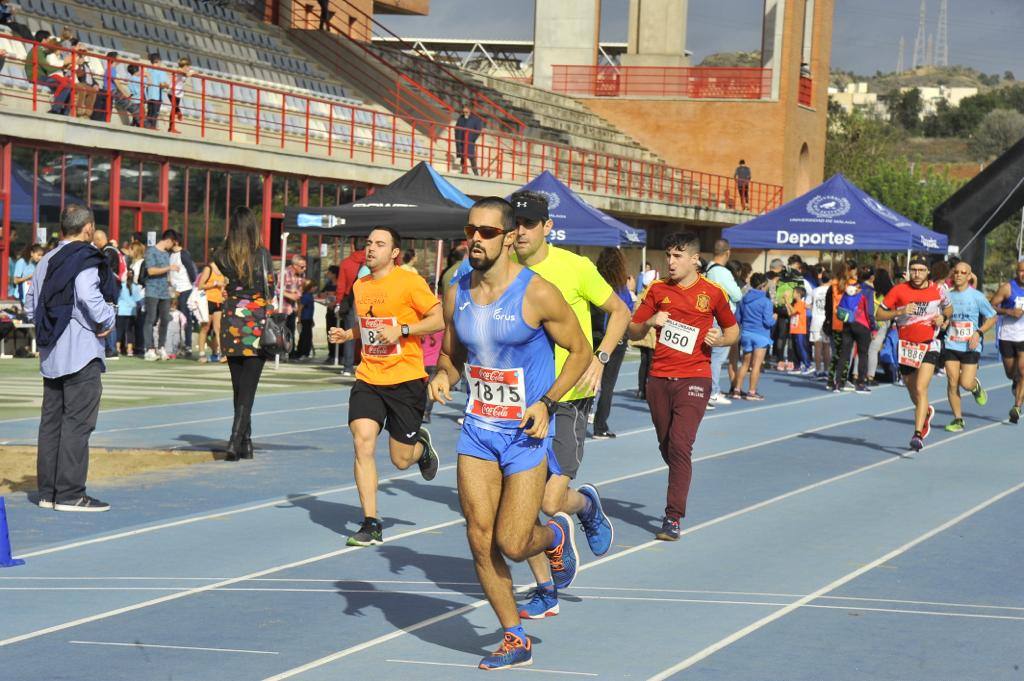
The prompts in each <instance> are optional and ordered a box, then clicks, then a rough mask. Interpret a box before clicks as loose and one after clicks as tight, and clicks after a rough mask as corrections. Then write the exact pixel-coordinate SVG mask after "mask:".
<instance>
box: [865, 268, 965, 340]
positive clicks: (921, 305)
mask: <svg viewBox="0 0 1024 681" xmlns="http://www.w3.org/2000/svg"><path fill="white" fill-rule="evenodd" d="M911 304H913V305H914V306H915V310H914V311H913V312H912V313H911V314H901V315H899V316H897V317H896V318H895V319H896V330H897V333H899V336H900V340H905V341H910V342H911V343H931V342H932V341H933V340H934V339H935V333H936V329H935V325H934V324H932V319H933V318H934V317H935V315H938V314H942V310H943V309H944V308H946V307H949V304H950V303H949V299H948V298H947V297H946V295H945V294H944V293H943V292H942V291H940V290H939V287H938V286H936V285H935V284H933V283H931V282H929V283H928V285H927V286H925V287H924V288H914V287H913V286H911V285H910V284H909V283H908V282H903V283H902V284H900V285H898V286H894V287H893V288H892V290H891V291H889V293H887V294H886V295H885V299H883V300H882V307H883V308H884V309H886V310H889V311H892V310H896V309H898V308H901V307H905V306H907V305H911Z"/></svg>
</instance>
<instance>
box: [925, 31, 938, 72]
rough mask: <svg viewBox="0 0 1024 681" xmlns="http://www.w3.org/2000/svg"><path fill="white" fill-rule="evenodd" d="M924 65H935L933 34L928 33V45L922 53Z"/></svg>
mask: <svg viewBox="0 0 1024 681" xmlns="http://www.w3.org/2000/svg"><path fill="white" fill-rule="evenodd" d="M924 63H925V66H935V34H934V33H929V34H928V47H927V48H925V53H924Z"/></svg>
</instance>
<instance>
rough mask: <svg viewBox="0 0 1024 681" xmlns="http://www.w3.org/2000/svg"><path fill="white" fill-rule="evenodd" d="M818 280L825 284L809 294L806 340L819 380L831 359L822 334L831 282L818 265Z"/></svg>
mask: <svg viewBox="0 0 1024 681" xmlns="http://www.w3.org/2000/svg"><path fill="white" fill-rule="evenodd" d="M819 270H820V271H819V272H818V280H819V281H823V282H825V283H824V284H822V285H821V286H818V287H816V288H815V289H814V290H813V291H812V292H811V326H810V328H809V329H808V336H807V340H809V341H810V342H811V343H812V344H813V347H814V377H815V378H821V377H822V376H825V375H826V371H825V369H826V367H827V366H828V363H829V361H831V359H832V344H831V343H829V341H828V338H826V337H825V334H824V333H823V332H822V327H823V326H824V325H825V297H826V296H827V295H828V289H829V286H830V285H831V282H830V281H829V279H828V274H827V273H826V272H825V268H824V267H823V266H820V265H819Z"/></svg>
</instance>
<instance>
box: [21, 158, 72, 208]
mask: <svg viewBox="0 0 1024 681" xmlns="http://www.w3.org/2000/svg"><path fill="white" fill-rule="evenodd" d="M34 181H35V182H36V198H37V199H38V211H39V212H42V210H43V209H44V208H51V209H56V210H60V207H61V197H60V187H59V186H58V185H55V184H54V183H52V182H50V181H48V180H44V179H43V178H41V177H40V178H35V180H34ZM32 183H33V177H32V171H31V170H30V169H27V168H22V167H21V166H19V165H16V164H14V165H12V166H11V222H36V221H41V218H40V216H39V215H38V213H37V214H35V215H33V210H32ZM64 202H65V203H66V204H67V203H83V202H82V200H81V199H80V198H78V197H77V196H73V195H72V194H70V193H67V194H65V195H64Z"/></svg>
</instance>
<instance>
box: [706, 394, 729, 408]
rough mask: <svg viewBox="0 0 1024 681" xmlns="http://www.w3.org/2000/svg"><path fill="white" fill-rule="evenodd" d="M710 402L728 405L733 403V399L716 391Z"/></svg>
mask: <svg viewBox="0 0 1024 681" xmlns="http://www.w3.org/2000/svg"><path fill="white" fill-rule="evenodd" d="M708 403H709V404H720V405H726V404H732V400H730V399H729V398H728V397H726V396H725V395H724V394H723V393H715V394H714V395H712V396H711V399H709V400H708Z"/></svg>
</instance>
